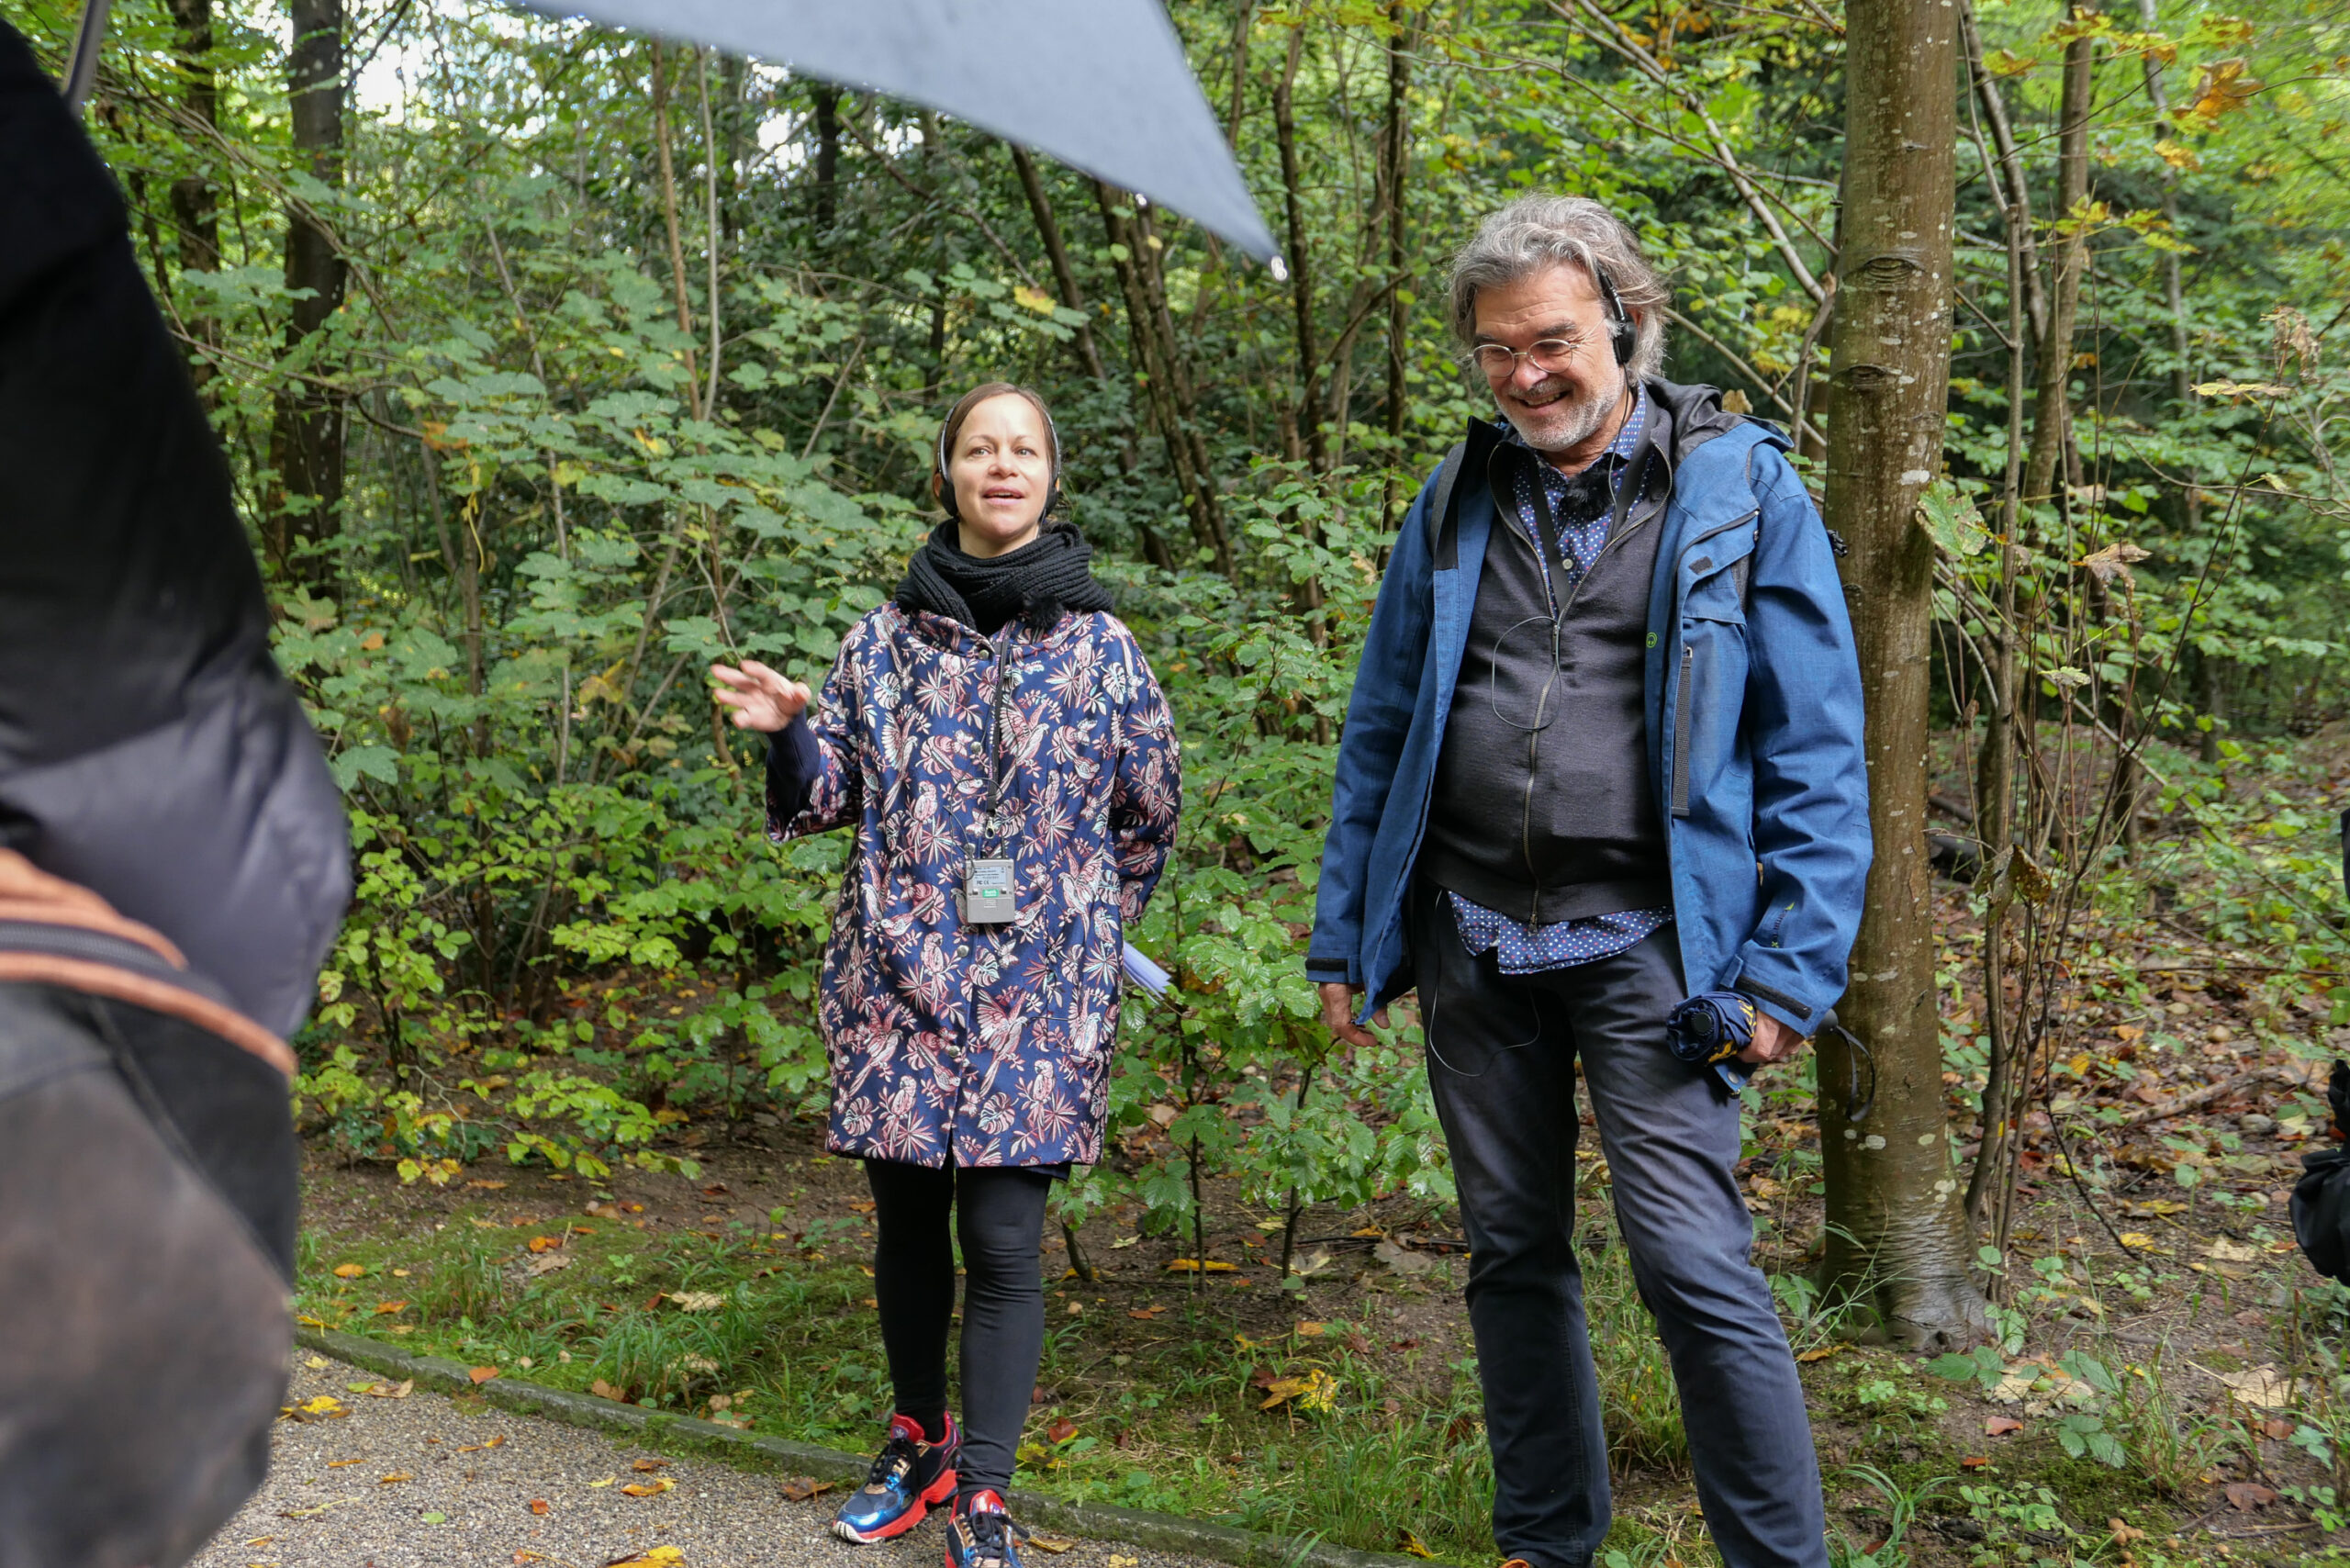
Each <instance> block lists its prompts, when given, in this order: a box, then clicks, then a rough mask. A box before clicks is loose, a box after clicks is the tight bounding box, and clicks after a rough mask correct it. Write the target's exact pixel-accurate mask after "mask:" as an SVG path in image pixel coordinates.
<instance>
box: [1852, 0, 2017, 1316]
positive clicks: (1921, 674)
mask: <svg viewBox="0 0 2350 1568" xmlns="http://www.w3.org/2000/svg"><path fill="white" fill-rule="evenodd" d="M1956 31H1957V22H1956V19H1955V17H1954V14H1953V11H1952V10H1950V9H1947V8H1944V7H1940V6H1917V5H1908V4H1901V3H1899V0H1854V4H1852V6H1851V7H1850V8H1849V10H1848V12H1847V31H1846V34H1845V49H1846V67H1845V69H1846V73H1847V81H1848V83H1849V84H1850V85H1849V88H1848V90H1847V93H1846V95H1845V97H1846V114H1847V116H1848V120H1847V127H1846V133H1845V154H1844V184H1843V215H1842V219H1841V235H1842V238H1841V252H1840V263H1839V267H1838V271H1839V273H1840V274H1841V280H1842V286H1841V288H1840V289H1839V291H1838V298H1837V305H1836V314H1835V326H1834V336H1833V338H1832V340H1831V350H1830V367H1829V382H1830V409H1831V410H1832V411H1831V413H1830V422H1829V429H1828V498H1827V511H1828V521H1829V523H1830V526H1831V527H1834V528H1836V529H1838V530H1839V531H1840V532H1841V533H1842V534H1843V536H1844V537H1845V538H1846V539H1847V540H1849V541H1850V542H1851V543H1852V558H1851V560H1850V562H1849V563H1848V564H1847V566H1846V567H1845V572H1844V576H1845V581H1846V588H1845V593H1846V596H1847V598H1848V599H1850V600H1851V602H1852V624H1853V631H1854V633H1855V635H1856V638H1857V640H1858V643H1859V646H1860V666H1861V683H1862V690H1863V694H1864V696H1865V699H1866V701H1867V712H1868V733H1867V745H1868V756H1869V765H1870V766H1869V817H1870V823H1869V826H1870V829H1871V831H1872V833H1873V834H1874V838H1875V844H1876V857H1875V860H1874V863H1873V864H1872V865H1871V867H1870V868H1869V876H1868V885H1867V892H1866V899H1867V904H1866V910H1865V913H1863V916H1862V920H1861V929H1860V936H1859V940H1858V941H1857V942H1856V943H1855V944H1854V946H1853V950H1852V989H1851V991H1849V992H1848V993H1847V995H1846V998H1845V1001H1844V1002H1843V1004H1842V1009H1841V1012H1842V1017H1843V1020H1844V1022H1845V1024H1846V1025H1848V1026H1850V1027H1851V1028H1852V1031H1853V1033H1854V1034H1856V1035H1858V1036H1860V1038H1861V1039H1862V1040H1863V1041H1864V1042H1865V1043H1866V1044H1867V1046H1868V1047H1869V1049H1870V1051H1871V1052H1872V1053H1873V1056H1874V1060H1873V1064H1861V1063H1856V1062H1855V1060H1854V1059H1853V1058H1854V1056H1855V1054H1856V1053H1854V1052H1853V1051H1852V1049H1851V1047H1849V1046H1847V1045H1845V1044H1844V1043H1843V1042H1842V1041H1841V1040H1839V1039H1837V1038H1835V1036H1832V1035H1827V1034H1823V1035H1822V1036H1821V1038H1820V1040H1819V1083H1820V1096H1819V1097H1820V1106H1819V1120H1820V1143H1821V1147H1822V1150H1823V1152H1824V1156H1825V1165H1826V1171H1825V1174H1826V1176H1827V1181H1828V1214H1827V1220H1828V1237H1829V1242H1828V1249H1829V1250H1828V1272H1829V1278H1830V1284H1831V1286H1833V1287H1835V1288H1837V1289H1840V1290H1841V1291H1845V1292H1850V1293H1852V1294H1854V1295H1855V1296H1856V1297H1857V1298H1858V1299H1861V1300H1864V1301H1866V1302H1868V1303H1869V1304H1870V1305H1873V1306H1874V1308H1875V1310H1876V1312H1877V1314H1878V1315H1879V1316H1880V1317H1881V1318H1882V1319H1883V1321H1884V1322H1885V1324H1886V1327H1887V1328H1888V1329H1889V1330H1890V1331H1891V1332H1892V1333H1893V1334H1894V1335H1895V1337H1896V1338H1898V1339H1900V1340H1901V1341H1902V1342H1903V1343H1905V1344H1907V1345H1909V1346H1911V1347H1913V1348H1925V1347H1931V1346H1955V1345H1963V1344H1966V1343H1970V1342H1972V1341H1973V1340H1974V1339H1975V1338H1976V1337H1977V1336H1978V1335H1979V1333H1980V1331H1981V1328H1982V1325H1983V1322H1984V1316H1985V1314H1984V1305H1983V1296H1982V1293H1981V1291H1980V1289H1979V1288H1978V1287H1977V1286H1976V1284H1975V1282H1974V1280H1973V1278H1972V1277H1971V1275H1970V1274H1969V1273H1968V1268H1967V1265H1968V1261H1969V1259H1968V1251H1969V1236H1968V1231H1967V1226H1966V1220H1965V1215H1964V1212H1963V1211H1962V1209H1961V1207H1960V1204H1959V1196H1958V1180H1957V1176H1956V1167H1955V1164H1954V1161H1953V1159H1952V1154H1951V1148H1950V1139H1949V1129H1948V1126H1947V1120H1948V1119H1947V1117H1946V1116H1945V1114H1944V1113H1943V1110H1942V1041H1941V1035H1940V1031H1939V1029H1938V1028H1937V1026H1936V1023H1937V1020H1936V1015H1935V1009H1934V952H1933V931H1932V927H1931V925H1930V911H1931V909H1932V902H1931V900H1930V897H1929V889H1928V885H1927V864H1926V842H1925V811H1926V753H1927V747H1926V722H1927V699H1928V695H1929V666H1930V625H1931V617H1932V609H1933V600H1932V589H1933V543H1932V540H1931V539H1930V537H1929V535H1928V534H1927V532H1926V530H1925V529H1924V527H1923V526H1922V525H1920V523H1919V521H1918V514H1917V506H1918V496H1919V491H1920V490H1922V489H1923V488H1924V487H1925V485H1926V483H1927V481H1928V479H1929V478H1930V476H1932V475H1933V473H1934V472H1935V471H1936V470H1937V469H1939V468H1940V467H1941V466H1942V430H1943V424H1944V420H1945V417H1946V416H1945V411H1944V402H1945V397H1946V393H1947V390H1948V385H1949V378H1950V334H1951V298H1952V279H1951V267H1952V227H1953V204H1954V199H1955V184H1954V180H1955V165H1956V148H1955V141H1956V136H1957V83H1958V53H1957V39H1956ZM1872 1078H1873V1079H1874V1087H1875V1092H1874V1104H1873V1105H1870V1106H1867V1107H1865V1108H1864V1113H1863V1118H1862V1119H1861V1120H1859V1121H1857V1122H1855V1121H1852V1120H1850V1119H1848V1118H1849V1115H1850V1113H1851V1112H1852V1110H1853V1109H1854V1106H1853V1105H1852V1103H1849V1102H1848V1101H1847V1099H1846V1097H1845V1095H1844V1093H1843V1092H1842V1091H1843V1087H1844V1086H1845V1085H1846V1084H1848V1083H1851V1082H1853V1081H1856V1080H1857V1081H1859V1082H1860V1083H1861V1084H1862V1085H1863V1088H1864V1089H1865V1088H1866V1086H1867V1085H1868V1083H1869V1082H1870V1081H1871V1079H1872Z"/></svg>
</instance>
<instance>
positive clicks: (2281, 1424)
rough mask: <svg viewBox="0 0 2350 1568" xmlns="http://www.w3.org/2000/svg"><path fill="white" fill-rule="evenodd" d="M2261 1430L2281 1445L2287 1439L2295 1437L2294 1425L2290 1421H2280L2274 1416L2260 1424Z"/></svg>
mask: <svg viewBox="0 0 2350 1568" xmlns="http://www.w3.org/2000/svg"><path fill="white" fill-rule="evenodd" d="M2260 1429H2261V1430H2262V1431H2263V1432H2266V1434H2267V1435H2268V1436H2269V1437H2271V1438H2274V1439H2276V1440H2277V1441H2278V1442H2280V1443H2281V1442H2283V1441H2284V1440H2285V1439H2287V1438H2289V1437H2291V1436H2292V1435H2293V1423H2291V1422H2290V1421H2282V1420H2279V1419H2277V1417H2274V1416H2272V1417H2269V1418H2268V1419H2267V1420H2266V1421H2263V1422H2262V1423H2260Z"/></svg>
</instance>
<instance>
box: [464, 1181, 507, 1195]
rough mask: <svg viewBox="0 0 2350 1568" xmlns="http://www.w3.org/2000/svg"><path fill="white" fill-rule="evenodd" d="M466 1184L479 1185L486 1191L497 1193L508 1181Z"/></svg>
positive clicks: (470, 1184) (469, 1184) (468, 1184)
mask: <svg viewBox="0 0 2350 1568" xmlns="http://www.w3.org/2000/svg"><path fill="white" fill-rule="evenodd" d="M465 1185H466V1186H468V1187H479V1188H480V1189H481V1190H482V1191H483V1192H485V1193H495V1192H497V1191H498V1189H499V1188H500V1187H503V1186H505V1185H506V1183H505V1182H466V1183H465Z"/></svg>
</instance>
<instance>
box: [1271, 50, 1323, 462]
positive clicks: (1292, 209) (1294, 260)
mask: <svg viewBox="0 0 2350 1568" xmlns="http://www.w3.org/2000/svg"><path fill="white" fill-rule="evenodd" d="M1304 52H1305V29H1304V28H1302V27H1297V28H1291V29H1290V33H1289V61H1288V62H1287V63H1286V64H1285V65H1283V66H1282V68H1281V80H1280V82H1279V83H1277V84H1275V85H1274V87H1273V140H1274V143H1275V144H1276V145H1277V146H1278V147H1279V148H1280V150H1281V205H1282V207H1283V208H1284V210H1285V211H1286V212H1287V214H1288V218H1289V255H1288V256H1287V257H1286V258H1285V259H1286V260H1287V261H1288V263H1289V293H1290V309H1291V315H1292V320H1293V322H1294V324H1295V328H1296V331H1297V384H1298V385H1297V420H1298V433H1299V434H1300V436H1302V437H1303V438H1304V446H1305V460H1306V464H1307V465H1308V466H1310V467H1311V468H1312V469H1313V470H1314V472H1315V473H1316V474H1326V473H1328V472H1329V471H1330V442H1329V438H1328V434H1327V432H1326V431H1325V430H1324V428H1323V423H1322V345H1321V343H1320V342H1317V341H1316V335H1315V324H1314V252H1313V249H1312V247H1311V246H1310V245H1309V244H1308V242H1307V241H1306V234H1305V206H1304V196H1303V194H1302V193H1301V192H1300V191H1299V189H1298V174H1297V121H1296V118H1295V116H1294V115H1293V114H1292V106H1291V102H1290V95H1291V93H1292V91H1293V90H1294V89H1295V87H1296V85H1297V67H1298V62H1299V61H1300V60H1301V59H1302V58H1303V57H1304Z"/></svg>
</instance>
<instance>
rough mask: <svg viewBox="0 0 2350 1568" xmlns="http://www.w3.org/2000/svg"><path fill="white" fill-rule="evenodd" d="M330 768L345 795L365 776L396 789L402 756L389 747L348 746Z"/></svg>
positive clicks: (338, 754) (337, 754)
mask: <svg viewBox="0 0 2350 1568" xmlns="http://www.w3.org/2000/svg"><path fill="white" fill-rule="evenodd" d="M328 766H329V767H332V768H333V769H334V781H335V783H336V784H338V785H340V786H341V789H342V790H343V792H344V793H345V794H348V793H350V792H351V790H352V789H353V787H354V786H355V785H357V784H358V782H359V780H360V778H362V777H363V776H364V777H365V778H373V779H375V780H376V781H377V782H379V783H384V784H389V785H392V786H393V787H395V788H397V786H398V784H399V781H400V754H399V753H397V752H396V751H394V750H393V749H392V748H391V747H389V746H387V745H354V746H346V747H344V748H343V749H342V750H341V751H339V752H337V753H335V755H334V757H333V760H332V761H331V762H330V763H329V764H328Z"/></svg>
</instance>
